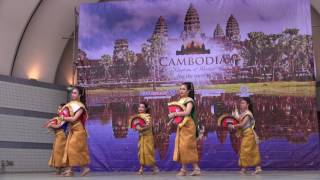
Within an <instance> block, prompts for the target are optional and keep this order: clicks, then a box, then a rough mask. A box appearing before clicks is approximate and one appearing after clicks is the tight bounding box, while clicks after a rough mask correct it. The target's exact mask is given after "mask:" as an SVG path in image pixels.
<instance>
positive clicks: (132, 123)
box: [129, 114, 147, 129]
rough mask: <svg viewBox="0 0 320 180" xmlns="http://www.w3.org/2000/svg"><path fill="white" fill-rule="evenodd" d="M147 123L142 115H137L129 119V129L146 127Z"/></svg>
mask: <svg viewBox="0 0 320 180" xmlns="http://www.w3.org/2000/svg"><path fill="white" fill-rule="evenodd" d="M146 124H147V121H146V119H145V118H144V117H143V116H142V115H139V114H138V115H135V116H132V117H131V118H130V119H129V127H130V128H132V129H136V128H137V126H140V127H144V126H146Z"/></svg>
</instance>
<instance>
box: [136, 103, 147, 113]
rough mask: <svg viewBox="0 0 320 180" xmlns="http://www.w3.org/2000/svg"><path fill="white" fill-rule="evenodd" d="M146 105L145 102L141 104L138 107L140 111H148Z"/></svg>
mask: <svg viewBox="0 0 320 180" xmlns="http://www.w3.org/2000/svg"><path fill="white" fill-rule="evenodd" d="M146 110H147V108H146V106H145V105H144V104H139V107H138V112H139V113H146Z"/></svg>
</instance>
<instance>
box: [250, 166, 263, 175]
mask: <svg viewBox="0 0 320 180" xmlns="http://www.w3.org/2000/svg"><path fill="white" fill-rule="evenodd" d="M261 172H262V169H261V167H260V166H257V167H256V170H255V171H254V172H253V173H252V175H256V174H260V173H261Z"/></svg>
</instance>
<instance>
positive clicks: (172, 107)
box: [168, 102, 185, 125]
mask: <svg viewBox="0 0 320 180" xmlns="http://www.w3.org/2000/svg"><path fill="white" fill-rule="evenodd" d="M168 110H169V113H175V112H183V111H184V110H185V107H184V106H183V105H181V104H180V103H178V102H170V103H168ZM183 118H184V117H183V116H177V117H174V118H173V120H172V122H173V123H174V124H176V125H177V124H180V123H181V122H182V121H183Z"/></svg>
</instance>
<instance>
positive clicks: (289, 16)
mask: <svg viewBox="0 0 320 180" xmlns="http://www.w3.org/2000/svg"><path fill="white" fill-rule="evenodd" d="M310 14H311V13H310V2H309V0H282V1H278V0H251V1H240V0H231V1H223V0H197V1H195V0H194V1H193V0H179V1H177V0H164V1H162V0H133V1H120V2H113V1H111V2H106V3H93V4H82V5H81V6H80V19H79V42H78V47H79V50H78V60H77V62H76V69H77V84H78V85H80V86H84V87H86V89H87V90H88V91H87V102H88V108H89V112H90V117H89V121H88V125H87V127H88V132H89V136H90V137H89V149H90V156H91V168H92V169H93V170H97V171H118V170H121V171H124V170H127V171H131V170H137V169H138V168H139V161H138V154H137V152H138V138H139V135H138V133H137V132H134V131H132V130H131V129H129V128H128V119H129V117H130V116H132V115H134V114H136V113H137V107H138V104H139V102H141V101H146V102H148V103H149V104H150V106H151V114H152V118H153V132H154V140H155V149H156V160H157V164H158V165H159V167H160V168H161V169H163V170H177V169H178V168H179V165H178V164H177V163H175V162H173V161H172V156H173V148H174V138H175V130H174V129H171V130H170V129H168V127H167V126H166V123H167V115H168V111H167V103H168V102H170V101H174V100H177V99H178V98H179V93H178V89H179V85H180V83H182V82H184V81H191V82H193V83H194V85H195V88H196V91H195V93H196V95H195V101H196V108H197V117H198V120H199V121H200V122H201V124H202V126H203V129H202V133H203V134H204V136H203V137H202V138H201V139H200V140H199V141H198V151H199V156H200V162H199V164H200V167H201V168H202V169H206V170H216V169H220V170H227V169H235V168H237V162H238V152H239V148H240V141H241V139H240V138H238V137H237V136H235V134H233V133H231V134H230V133H229V132H228V131H224V130H222V129H221V128H219V127H218V126H217V119H218V118H219V117H220V116H221V115H222V114H223V113H230V112H231V111H232V110H233V104H234V103H238V104H239V98H240V97H244V96H249V97H251V99H252V101H253V107H254V110H253V113H254V117H255V119H256V132H257V134H258V135H259V137H260V140H261V143H260V151H261V157H262V166H263V168H266V169H309V168H314V169H315V168H318V167H319V163H320V157H319V133H318V129H319V127H318V121H317V116H316V100H315V79H314V77H315V74H314V73H315V72H314V57H313V52H312V51H313V50H312V39H311V17H310V16H311V15H310Z"/></svg>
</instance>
